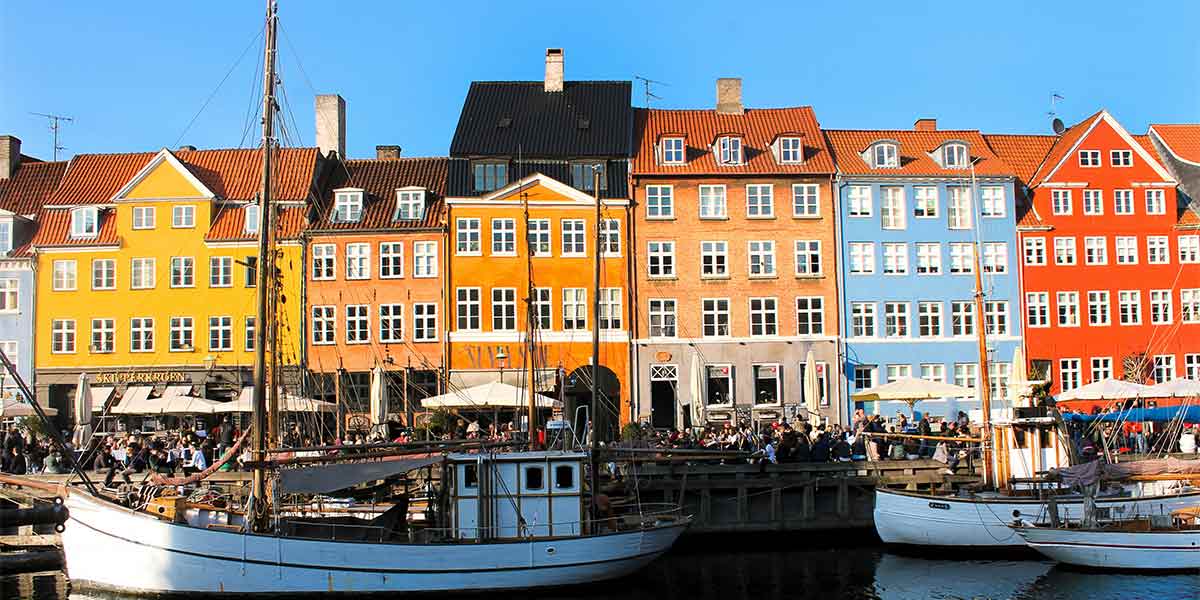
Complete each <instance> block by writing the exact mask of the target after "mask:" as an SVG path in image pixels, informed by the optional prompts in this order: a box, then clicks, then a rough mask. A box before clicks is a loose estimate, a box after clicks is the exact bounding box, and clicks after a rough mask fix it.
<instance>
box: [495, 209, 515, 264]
mask: <svg viewBox="0 0 1200 600" xmlns="http://www.w3.org/2000/svg"><path fill="white" fill-rule="evenodd" d="M491 255H492V256H516V255H517V220H516V219H509V218H495V219H492V251H491Z"/></svg>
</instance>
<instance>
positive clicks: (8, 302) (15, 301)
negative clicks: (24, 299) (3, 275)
mask: <svg viewBox="0 0 1200 600" xmlns="http://www.w3.org/2000/svg"><path fill="white" fill-rule="evenodd" d="M20 297H21V282H20V280H18V279H0V311H3V312H16V311H17V310H18V309H20V308H21V306H20V301H19V299H20Z"/></svg>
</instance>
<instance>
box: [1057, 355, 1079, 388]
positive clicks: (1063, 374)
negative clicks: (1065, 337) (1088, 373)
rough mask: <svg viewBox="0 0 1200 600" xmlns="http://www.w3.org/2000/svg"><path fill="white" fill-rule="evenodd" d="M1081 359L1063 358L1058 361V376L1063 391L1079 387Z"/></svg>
mask: <svg viewBox="0 0 1200 600" xmlns="http://www.w3.org/2000/svg"><path fill="white" fill-rule="evenodd" d="M1079 368H1080V367H1079V359H1078V358H1063V359H1060V360H1059V361H1058V377H1059V381H1060V383H1061V387H1062V391H1064V392H1069V391H1071V390H1073V389H1075V388H1077V387H1079V384H1080V381H1079Z"/></svg>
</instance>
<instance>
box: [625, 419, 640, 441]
mask: <svg viewBox="0 0 1200 600" xmlns="http://www.w3.org/2000/svg"><path fill="white" fill-rule="evenodd" d="M645 437H646V431H645V430H644V429H642V425H641V423H626V424H625V426H624V427H621V440H622V441H625V442H634V441H638V440H641V439H645Z"/></svg>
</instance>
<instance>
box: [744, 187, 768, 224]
mask: <svg viewBox="0 0 1200 600" xmlns="http://www.w3.org/2000/svg"><path fill="white" fill-rule="evenodd" d="M746 216H747V217H748V218H751V219H754V218H768V217H774V216H775V186H773V185H769V184H751V185H747V186H746Z"/></svg>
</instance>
